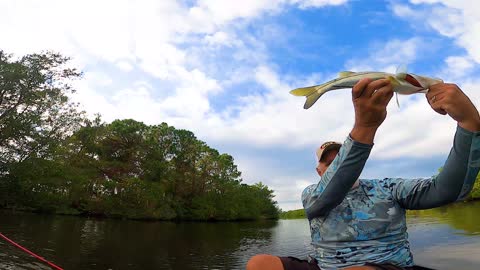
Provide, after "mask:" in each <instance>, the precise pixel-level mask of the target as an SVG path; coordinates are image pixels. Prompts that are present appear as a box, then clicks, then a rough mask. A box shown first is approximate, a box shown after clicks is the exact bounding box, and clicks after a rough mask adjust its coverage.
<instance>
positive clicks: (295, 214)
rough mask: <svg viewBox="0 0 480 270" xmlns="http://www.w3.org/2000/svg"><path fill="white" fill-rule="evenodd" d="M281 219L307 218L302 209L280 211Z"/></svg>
mask: <svg viewBox="0 0 480 270" xmlns="http://www.w3.org/2000/svg"><path fill="white" fill-rule="evenodd" d="M280 218H281V219H302V218H307V215H306V214H305V210H304V209H297V210H290V211H286V212H281V213H280Z"/></svg>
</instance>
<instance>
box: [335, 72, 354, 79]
mask: <svg viewBox="0 0 480 270" xmlns="http://www.w3.org/2000/svg"><path fill="white" fill-rule="evenodd" d="M355 73H356V72H353V71H340V72H339V73H338V77H339V78H345V77H348V76H351V75H353V74H355Z"/></svg>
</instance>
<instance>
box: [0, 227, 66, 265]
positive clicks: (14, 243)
mask: <svg viewBox="0 0 480 270" xmlns="http://www.w3.org/2000/svg"><path fill="white" fill-rule="evenodd" d="M0 237H2V238H3V239H5V240H6V241H7V242H9V243H10V244H12V245H14V246H16V247H17V248H19V249H21V250H22V251H24V252H26V253H28V254H30V255H31V256H33V257H35V258H37V259H38V260H40V261H42V262H44V263H46V264H48V266H50V267H52V268H53V269H56V270H63V268H61V267H60V266H57V265H55V264H54V263H52V262H49V261H47V260H45V259H44V258H43V257H40V256H38V255H37V254H35V253H33V252H31V251H30V250H28V249H26V248H24V247H22V246H21V245H20V244H18V243H16V242H15V241H13V240H11V239H10V238H8V237H6V236H5V235H3V234H2V233H0Z"/></svg>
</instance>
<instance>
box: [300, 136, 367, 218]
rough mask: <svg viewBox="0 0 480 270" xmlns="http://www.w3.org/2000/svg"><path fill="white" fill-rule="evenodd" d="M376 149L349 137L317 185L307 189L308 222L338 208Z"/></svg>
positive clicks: (304, 193) (303, 200) (305, 198)
mask: <svg viewBox="0 0 480 270" xmlns="http://www.w3.org/2000/svg"><path fill="white" fill-rule="evenodd" d="M372 147H373V145H368V144H363V143H359V142H356V141H354V140H353V139H352V138H351V137H350V136H349V137H348V138H347V139H346V140H345V142H344V143H343V145H342V147H340V150H339V152H338V155H337V156H336V157H335V159H334V160H333V162H332V163H331V164H330V166H329V167H328V169H327V170H326V171H325V173H324V174H323V176H322V177H321V179H320V181H319V183H318V184H316V185H311V186H308V187H307V188H305V190H304V191H303V193H302V203H303V207H304V208H305V212H306V214H307V217H308V218H309V219H312V218H314V217H319V216H324V215H326V214H327V213H328V212H329V211H330V210H332V209H333V208H335V207H336V206H337V205H339V204H340V203H341V202H342V201H343V199H344V198H345V196H346V194H347V192H348V191H349V190H350V188H351V187H352V185H353V184H354V183H355V181H356V180H357V179H358V177H359V176H360V173H361V172H362V170H363V167H364V166H365V162H366V161H367V159H368V156H369V155H370V151H371V149H372Z"/></svg>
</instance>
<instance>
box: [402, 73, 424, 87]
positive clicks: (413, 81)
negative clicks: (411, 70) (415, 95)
mask: <svg viewBox="0 0 480 270" xmlns="http://www.w3.org/2000/svg"><path fill="white" fill-rule="evenodd" d="M405 81H407V82H409V83H410V84H411V85H414V86H417V87H422V85H421V84H420V82H419V81H418V80H417V79H415V78H414V77H413V76H412V75H410V74H407V75H406V76H405Z"/></svg>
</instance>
